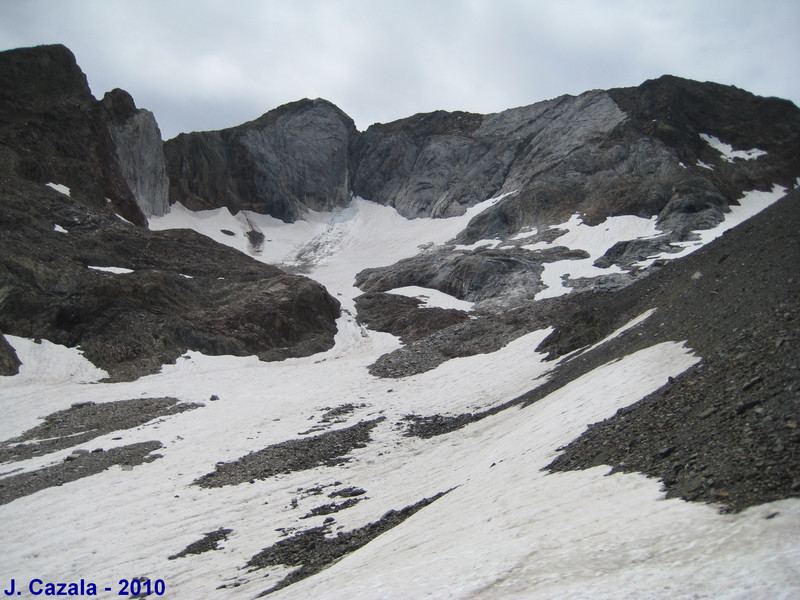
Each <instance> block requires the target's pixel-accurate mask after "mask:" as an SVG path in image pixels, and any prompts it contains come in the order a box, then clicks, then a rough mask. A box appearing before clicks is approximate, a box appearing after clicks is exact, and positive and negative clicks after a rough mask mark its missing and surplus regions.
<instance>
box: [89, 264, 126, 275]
mask: <svg viewBox="0 0 800 600" xmlns="http://www.w3.org/2000/svg"><path fill="white" fill-rule="evenodd" d="M86 266H87V267H88V268H90V269H92V270H93V271H103V272H105V273H114V274H115V275H124V274H127V273H133V269H126V268H125V267H96V266H93V265H86Z"/></svg>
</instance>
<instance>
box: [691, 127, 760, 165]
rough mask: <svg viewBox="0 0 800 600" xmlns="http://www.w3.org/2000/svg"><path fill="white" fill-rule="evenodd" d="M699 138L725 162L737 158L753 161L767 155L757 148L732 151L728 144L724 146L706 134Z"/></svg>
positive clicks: (715, 138)
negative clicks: (720, 155)
mask: <svg viewBox="0 0 800 600" xmlns="http://www.w3.org/2000/svg"><path fill="white" fill-rule="evenodd" d="M700 137H701V138H702V139H703V141H704V142H706V143H707V144H708V145H709V146H711V147H712V148H714V150H717V151H718V152H719V153H720V154H722V158H723V160H725V161H727V162H731V163H732V162H733V161H734V160H736V159H737V158H741V159H742V160H755V159H757V158H758V157H759V156H766V154H767V152H766V151H765V150H759V149H758V148H753V149H751V150H734V149H733V146H731V145H730V144H726V143H725V142H723V141H722V140H720V139H719V138H717V137H714V136H713V135H709V134H707V133H701V134H700Z"/></svg>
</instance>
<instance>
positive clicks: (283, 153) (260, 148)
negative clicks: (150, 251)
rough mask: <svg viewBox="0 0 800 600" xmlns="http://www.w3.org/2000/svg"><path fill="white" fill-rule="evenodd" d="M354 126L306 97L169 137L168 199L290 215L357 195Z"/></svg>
mask: <svg viewBox="0 0 800 600" xmlns="http://www.w3.org/2000/svg"><path fill="white" fill-rule="evenodd" d="M355 134H356V129H355V125H354V123H353V121H352V119H350V117H348V116H347V115H345V114H344V113H343V112H342V111H341V110H339V109H338V108H336V107H335V106H334V105H333V104H331V103H330V102H327V101H325V100H301V101H299V102H294V103H291V104H287V105H284V106H282V107H279V108H277V109H275V110H273V111H270V112H269V113H267V114H265V115H263V116H262V117H260V118H258V119H256V120H255V121H251V122H249V123H245V124H243V125H240V126H238V127H234V128H231V129H225V130H222V131H210V132H195V133H190V134H181V135H179V136H178V137H176V138H174V139H172V140H169V141H167V142H166V143H165V154H166V157H167V165H168V170H169V178H170V202H171V203H175V202H180V203H182V204H183V205H185V206H187V207H188V208H191V209H195V210H199V209H209V208H217V207H220V206H226V207H228V208H229V209H230V210H231V211H232V212H234V213H235V212H238V211H240V210H252V211H255V212H259V213H264V214H270V215H272V216H274V217H277V218H279V219H282V220H284V221H287V222H290V221H294V220H295V219H297V218H298V217H299V216H300V215H302V214H303V212H304V211H305V210H307V209H312V210H326V209H331V208H334V207H336V206H346V205H347V204H348V203H349V202H350V199H351V191H350V176H349V156H350V152H349V147H350V144H351V142H352V139H353V138H354V136H355Z"/></svg>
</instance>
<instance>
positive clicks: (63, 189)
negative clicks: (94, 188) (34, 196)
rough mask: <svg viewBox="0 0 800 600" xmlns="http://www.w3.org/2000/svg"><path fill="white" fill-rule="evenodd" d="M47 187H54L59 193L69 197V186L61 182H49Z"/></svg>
mask: <svg viewBox="0 0 800 600" xmlns="http://www.w3.org/2000/svg"><path fill="white" fill-rule="evenodd" d="M46 185H47V187H49V188H52V189H54V190H55V191H57V192H58V193H59V194H64V195H65V196H67V197H69V188H68V187H67V186H65V185H63V184H61V183H48V184H46Z"/></svg>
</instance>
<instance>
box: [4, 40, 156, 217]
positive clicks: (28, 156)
mask: <svg viewBox="0 0 800 600" xmlns="http://www.w3.org/2000/svg"><path fill="white" fill-rule="evenodd" d="M0 172H2V173H3V174H4V175H5V174H9V175H11V174H13V175H15V176H18V177H21V178H23V179H27V180H30V181H35V182H37V183H48V182H54V183H60V184H63V185H66V186H67V187H69V188H70V190H71V194H72V197H73V198H74V199H76V200H77V201H79V202H81V203H83V204H86V205H87V206H91V207H92V208H94V209H99V210H107V209H109V208H112V209H113V210H114V211H115V212H117V213H118V214H120V215H122V216H123V217H125V218H126V219H127V220H128V221H131V222H132V223H136V224H137V225H145V223H146V221H145V218H144V215H143V214H142V212H141V210H140V209H139V207H138V205H137V203H136V200H135V198H134V196H133V194H132V193H131V190H130V188H129V187H128V183H127V181H126V180H125V177H124V176H123V173H122V168H121V166H120V162H119V159H118V157H117V155H116V152H115V147H114V142H113V141H112V139H111V134H110V133H109V130H108V115H107V113H106V111H105V109H104V107H103V105H102V104H101V103H100V102H98V101H97V100H95V99H94V97H93V96H92V94H91V92H90V91H89V86H88V84H87V82H86V76H85V75H84V74H83V72H81V70H80V68H79V67H78V65H77V64H76V63H75V57H74V56H73V55H72V53H71V52H70V51H69V50H68V49H67V48H65V47H64V46H39V47H37V48H23V49H19V50H9V51H7V52H2V53H0Z"/></svg>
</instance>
